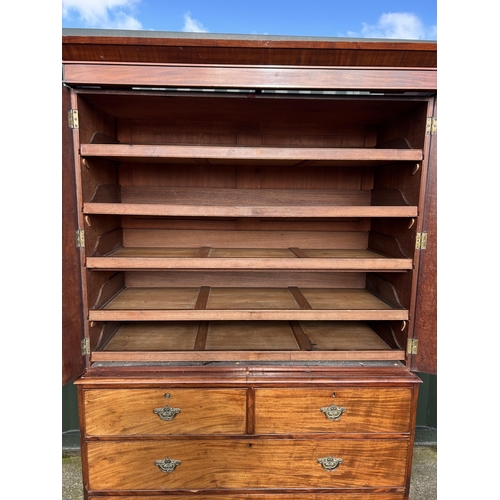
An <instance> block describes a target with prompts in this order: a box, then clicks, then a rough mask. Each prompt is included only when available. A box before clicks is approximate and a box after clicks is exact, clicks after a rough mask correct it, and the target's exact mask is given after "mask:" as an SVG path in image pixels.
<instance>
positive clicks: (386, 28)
mask: <svg viewBox="0 0 500 500" xmlns="http://www.w3.org/2000/svg"><path fill="white" fill-rule="evenodd" d="M349 36H361V37H363V38H396V39H402V40H435V39H436V26H432V27H425V26H424V24H423V23H422V21H421V20H420V18H419V17H418V16H417V15H416V14H413V13H411V12H389V13H386V14H382V15H381V16H380V17H379V19H378V21H377V24H374V25H371V24H367V23H363V28H362V30H361V34H358V33H353V32H349Z"/></svg>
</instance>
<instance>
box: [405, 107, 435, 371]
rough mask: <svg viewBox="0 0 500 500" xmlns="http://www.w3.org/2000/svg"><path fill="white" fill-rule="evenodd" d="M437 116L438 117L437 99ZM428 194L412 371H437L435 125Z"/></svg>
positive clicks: (431, 139)
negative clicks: (415, 348)
mask: <svg viewBox="0 0 500 500" xmlns="http://www.w3.org/2000/svg"><path fill="white" fill-rule="evenodd" d="M433 119H434V120H437V100H435V101H434V110H433ZM428 158H429V163H428V171H427V181H426V197H425V206H424V214H423V226H422V234H424V233H426V234H427V242H426V247H425V248H422V249H421V251H420V261H419V271H418V273H419V276H418V288H417V299H416V309H415V327H414V332H413V338H414V339H416V340H418V348H417V353H416V354H413V355H412V356H411V367H410V368H411V370H412V371H415V372H421V373H430V374H434V375H435V374H436V372H437V201H436V199H437V135H436V131H435V128H434V127H432V130H431V132H430V137H429V149H428Z"/></svg>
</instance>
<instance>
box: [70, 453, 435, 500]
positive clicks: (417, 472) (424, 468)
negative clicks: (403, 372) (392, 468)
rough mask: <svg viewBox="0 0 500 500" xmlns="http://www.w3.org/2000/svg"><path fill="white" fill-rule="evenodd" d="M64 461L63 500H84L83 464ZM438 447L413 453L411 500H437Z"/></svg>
mask: <svg viewBox="0 0 500 500" xmlns="http://www.w3.org/2000/svg"><path fill="white" fill-rule="evenodd" d="M64 455H65V456H63V459H62V473H63V477H62V500H83V494H82V478H81V473H82V464H81V460H80V455H79V453H77V452H73V453H71V452H69V453H66V454H64ZM436 462H437V446H434V445H432V446H426V445H417V446H415V450H414V453H413V472H412V478H411V487H410V500H436V499H437V477H436V476H437V463H436Z"/></svg>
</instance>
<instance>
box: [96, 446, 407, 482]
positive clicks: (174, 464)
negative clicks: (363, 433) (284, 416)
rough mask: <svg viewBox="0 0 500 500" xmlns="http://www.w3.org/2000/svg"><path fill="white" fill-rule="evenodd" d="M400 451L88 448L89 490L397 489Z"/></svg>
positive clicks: (403, 455) (402, 463)
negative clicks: (338, 460)
mask: <svg viewBox="0 0 500 500" xmlns="http://www.w3.org/2000/svg"><path fill="white" fill-rule="evenodd" d="M407 453H408V440H405V439H401V440H397V439H366V440H361V439H338V440H288V439H260V440H250V439H208V438H205V439H198V440H196V441H195V440H193V441H191V440H181V439H175V440H165V441H123V442H113V441H91V442H88V443H87V457H88V465H89V489H90V490H93V491H95V490H152V491H154V490H166V489H170V490H176V489H179V490H191V489H216V488H234V489H253V488H275V489H286V488H304V489H309V490H310V489H316V488H364V487H376V488H382V487H385V488H403V487H404V484H405V471H406V461H407V460H406V459H407ZM329 457H330V458H329ZM334 459H341V460H342V462H341V463H338V462H336V461H335V460H334ZM320 461H323V463H324V465H322V464H321V463H320ZM162 468H163V469H165V471H162ZM328 468H329V469H332V470H327V469H328Z"/></svg>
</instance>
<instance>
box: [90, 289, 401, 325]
mask: <svg viewBox="0 0 500 500" xmlns="http://www.w3.org/2000/svg"><path fill="white" fill-rule="evenodd" d="M89 319H90V320H91V321H180V320H186V321H188V320H193V321H198V320H199V321H216V320H227V321H231V320H237V319H240V320H285V319H290V320H307V319H310V320H312V319H316V320H364V321H368V320H370V321H371V320H407V319H408V311H407V310H405V309H402V308H401V309H400V308H398V306H397V304H394V305H390V304H389V303H387V302H386V301H384V300H381V299H379V298H378V297H377V296H375V295H374V294H373V293H371V292H370V291H368V290H367V289H363V288H354V289H348V288H298V287H293V286H291V287H286V288H284V287H283V288H281V287H254V288H252V287H235V286H231V287H209V286H201V287H187V286H186V287H154V288H145V287H126V288H123V289H121V290H120V291H119V292H118V293H117V294H115V295H114V296H113V297H112V298H111V299H110V300H108V301H107V302H105V303H104V304H103V305H97V307H95V308H93V309H91V310H90V312H89Z"/></svg>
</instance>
